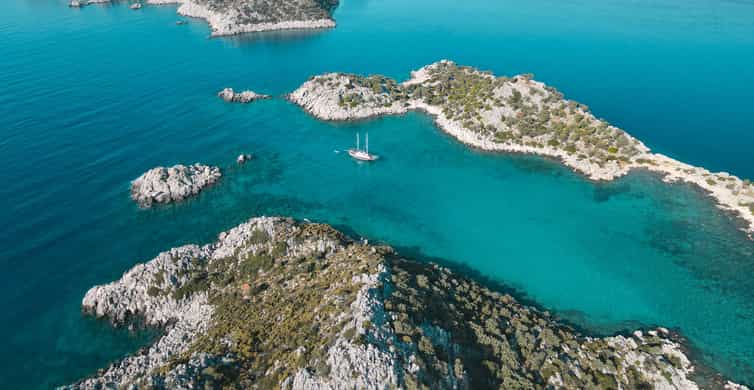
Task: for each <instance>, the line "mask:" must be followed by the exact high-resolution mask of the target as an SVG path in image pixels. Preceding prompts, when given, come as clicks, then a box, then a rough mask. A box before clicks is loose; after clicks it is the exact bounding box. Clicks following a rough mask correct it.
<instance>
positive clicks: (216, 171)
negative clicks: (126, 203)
mask: <svg viewBox="0 0 754 390" xmlns="http://www.w3.org/2000/svg"><path fill="white" fill-rule="evenodd" d="M221 176H222V173H220V168H218V167H210V166H207V165H202V164H194V165H180V164H179V165H174V166H172V167H169V168H165V167H157V168H152V169H150V170H148V171H147V172H145V173H144V174H143V175H141V176H139V177H138V178H137V179H136V180H134V181H133V182H131V199H133V200H135V201H136V202H137V203H139V205H141V206H142V207H150V206H152V204H153V203H170V202H174V201H180V200H183V199H186V198H188V197H190V196H193V195H196V194H198V193H199V192H201V190H202V189H203V188H204V187H207V186H208V185H211V184H214V183H215V182H216V181H217V180H219V179H220V177H221Z"/></svg>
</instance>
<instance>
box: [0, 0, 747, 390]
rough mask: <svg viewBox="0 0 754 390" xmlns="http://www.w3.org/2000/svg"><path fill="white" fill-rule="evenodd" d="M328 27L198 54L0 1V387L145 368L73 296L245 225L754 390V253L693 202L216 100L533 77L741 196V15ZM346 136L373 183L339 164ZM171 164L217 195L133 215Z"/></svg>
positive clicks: (521, 12)
mask: <svg viewBox="0 0 754 390" xmlns="http://www.w3.org/2000/svg"><path fill="white" fill-rule="evenodd" d="M335 16H336V19H337V21H338V27H337V28H336V29H333V30H327V31H319V32H286V33H263V34H257V35H250V36H243V37H235V38H222V39H208V38H207V37H208V33H209V29H208V27H207V26H206V25H205V24H204V23H203V22H202V21H191V22H190V23H189V24H188V25H184V26H177V25H175V21H176V20H178V19H179V17H178V16H176V14H175V7H170V6H166V7H145V8H144V9H142V10H140V11H132V10H129V9H128V8H127V7H126V5H124V4H123V5H115V6H91V7H87V8H84V9H81V10H76V9H69V8H68V7H66V2H65V1H64V0H3V1H0V183H2V185H0V199H2V207H0V226H1V227H2V228H1V229H2V230H0V266H1V267H2V272H0V331H1V333H2V335H3V337H2V338H1V339H0V388H3V389H43V388H50V387H52V386H54V385H61V384H66V383H70V382H73V381H75V380H77V379H79V378H81V377H83V376H86V375H90V374H93V373H94V372H95V371H96V369H98V368H102V367H105V366H106V365H107V364H108V362H111V361H113V360H115V359H118V358H119V357H122V356H123V355H124V354H127V353H130V352H133V351H135V350H136V349H138V348H139V347H140V346H143V345H145V343H147V342H149V340H150V339H151V338H153V337H154V334H150V333H149V332H135V333H134V332H129V331H126V330H114V329H112V328H111V327H110V326H109V325H108V324H107V323H105V322H102V321H96V320H93V319H91V318H88V317H84V316H82V315H81V313H80V301H81V298H82V297H83V295H84V293H85V292H86V290H87V289H88V288H89V287H91V286H92V285H94V284H100V283H106V282H109V281H111V280H113V279H116V278H118V277H119V276H120V275H121V274H122V273H123V272H124V271H126V270H127V269H128V268H130V267H131V266H133V265H134V264H136V263H138V262H142V261H147V260H149V259H151V258H152V257H154V256H155V255H156V254H157V253H159V252H160V251H163V250H167V249H169V248H170V247H173V246H177V245H181V244H186V243H206V242H210V241H211V240H213V238H214V237H215V236H216V235H217V233H218V232H220V231H222V230H225V229H228V228H231V227H233V226H234V225H236V224H238V223H240V222H243V221H244V220H246V219H248V218H249V217H252V216H259V215H288V216H293V217H296V218H309V219H311V220H316V221H321V222H327V223H330V224H334V225H336V226H337V227H340V228H343V229H345V230H347V231H348V232H351V233H352V234H354V235H359V236H364V237H367V238H370V239H371V240H376V241H384V242H387V243H390V244H391V245H393V246H395V247H397V248H399V250H400V251H401V252H402V253H404V254H406V255H410V256H414V257H421V258H433V259H435V260H437V261H441V262H444V263H446V264H449V265H452V266H455V267H457V268H459V269H466V270H467V271H469V272H472V273H475V274H479V275H483V276H484V277H485V278H487V279H489V280H492V281H495V282H500V283H504V284H506V285H508V286H510V287H512V288H514V289H516V290H517V291H518V294H519V296H521V297H524V298H526V299H529V300H531V301H534V302H536V303H537V304H539V305H541V306H542V307H544V308H547V309H549V310H552V311H554V312H556V313H558V314H559V315H560V316H562V317H564V318H566V319H568V320H569V321H572V322H573V323H575V324H577V325H579V326H582V327H583V328H584V329H585V330H587V331H588V332H590V333H594V334H609V333H613V332H618V331H626V330H629V329H633V328H635V327H641V326H652V325H663V326H667V327H672V328H676V329H678V330H679V331H680V332H682V333H683V334H684V335H685V336H686V337H688V338H689V340H690V341H691V342H692V343H693V345H694V347H695V350H696V351H697V352H696V353H697V356H698V357H700V358H702V359H704V361H705V362H706V363H707V364H710V365H712V366H713V367H714V368H715V369H718V370H720V371H721V372H723V373H724V374H726V375H728V376H729V377H732V378H733V379H735V380H738V381H742V382H744V383H748V384H750V385H751V384H754V241H751V240H748V239H747V238H746V237H745V235H744V234H743V233H742V232H740V231H739V230H738V227H739V226H740V225H739V223H740V222H739V221H736V220H735V219H732V218H731V217H730V216H728V215H726V214H724V213H722V212H720V211H718V210H717V209H716V208H715V207H714V206H713V204H712V203H711V202H710V201H709V199H707V198H706V197H705V196H704V194H702V193H700V192H699V191H697V190H696V189H694V188H691V187H689V186H687V185H682V184H678V185H666V184H663V183H662V182H661V181H660V180H659V179H658V178H657V177H655V176H653V175H651V174H648V173H641V172H639V173H633V174H631V175H629V176H628V177H626V178H623V179H620V180H617V181H615V182H613V183H609V184H593V183H590V182H588V181H586V180H584V179H583V178H582V177H580V176H579V175H576V174H574V173H571V172H570V171H569V170H567V169H565V168H563V167H561V166H560V165H559V164H558V163H556V162H553V161H549V160H545V159H541V158H536V157H526V156H505V155H493V154H487V153H481V152H478V151H473V150H469V149H468V148H466V147H464V146H462V145H460V144H458V143H457V142H455V141H454V140H453V139H451V138H449V137H448V136H446V135H444V134H442V133H441V132H439V131H438V130H437V129H436V128H435V127H434V126H433V123H432V121H431V119H430V118H428V117H426V116H425V115H423V114H418V113H414V114H409V115H406V116H404V117H391V118H384V119H379V120H372V121H365V122H356V123H349V124H330V123H323V122H319V121H317V120H314V119H312V118H310V117H308V116H307V115H306V114H305V113H303V112H301V111H300V110H299V109H298V108H296V107H295V106H292V105H291V104H289V103H287V102H286V101H284V100H282V99H273V100H267V101H260V102H256V103H254V104H251V105H230V104H225V103H223V102H222V101H220V100H219V99H218V98H217V97H216V96H215V93H216V92H217V91H218V90H220V89H222V88H224V87H234V88H236V89H245V88H250V89H253V90H255V91H258V92H263V93H270V94H274V95H280V94H283V93H285V92H289V91H291V90H293V89H295V88H296V87H297V86H298V85H299V84H300V83H301V82H303V81H304V80H306V79H307V78H308V77H309V76H310V75H312V74H316V73H320V72H326V71H348V72H358V73H381V74H385V75H388V76H392V77H397V78H399V79H405V78H406V77H408V72H409V71H410V70H412V69H416V68H418V67H420V66H422V65H424V64H427V63H430V62H434V61H436V60H438V59H442V58H448V59H453V60H455V61H457V62H459V63H463V64H468V65H473V66H477V67H480V68H482V69H489V70H492V71H494V72H496V73H498V74H508V75H512V74H516V73H528V72H531V73H534V74H535V75H536V77H537V79H539V80H542V81H544V82H547V83H549V84H551V85H553V86H555V87H557V88H559V89H561V90H562V91H564V92H565V93H566V95H567V96H568V97H569V98H573V99H575V100H578V101H581V102H583V103H586V104H588V105H589V106H590V107H591V109H592V111H593V112H594V113H595V114H596V115H598V116H600V117H603V118H606V119H608V120H609V121H611V122H612V123H614V124H616V125H618V126H621V127H623V128H624V129H626V130H627V131H629V132H630V133H632V134H633V135H635V136H637V137H638V138H640V139H642V140H643V141H644V142H645V143H646V144H647V145H649V146H650V147H652V148H654V149H655V150H657V151H660V152H663V153H666V154H669V155H671V156H673V157H675V158H678V159H681V160H683V161H686V162H689V163H693V164H697V165H702V166H705V167H708V168H710V169H714V170H725V171H729V172H732V173H735V174H737V175H739V176H742V177H749V178H754V110H753V109H752V102H754V70H753V69H754V68H753V67H752V64H754V1H752V0H735V1H734V0H715V1H712V0H683V1H681V0H651V1H650V0H565V1H564V0H526V1H523V0H515V1H514V0H495V1H493V0H466V1H463V2H458V1H451V0H431V1H430V0H414V1H405V0H343V1H342V4H341V6H340V7H339V8H338V10H337V12H336V14H335ZM367 131H368V132H369V135H370V141H371V145H370V147H371V150H373V151H375V152H376V153H378V154H380V155H381V156H383V158H382V159H381V160H380V161H379V162H377V163H375V164H371V165H367V164H358V163H355V162H354V161H352V160H350V159H348V158H347V156H346V155H344V154H343V153H335V152H334V151H335V150H342V149H344V148H347V147H349V146H350V145H351V144H352V142H353V139H354V135H355V133H356V132H361V133H362V134H363V133H364V132H367ZM240 153H254V154H256V155H257V159H256V160H254V161H253V162H251V163H249V164H247V165H245V166H242V167H239V166H236V165H235V163H234V159H235V157H236V156H237V155H238V154H240ZM192 162H203V163H209V164H216V165H219V166H221V167H222V168H223V169H224V173H225V175H224V177H223V179H222V180H221V182H220V183H219V184H218V185H216V186H214V187H212V188H210V189H208V190H206V191H204V192H203V193H202V194H201V195H200V196H198V197H197V198H195V199H192V200H189V201H186V202H183V203H181V204H177V205H173V206H163V207H157V208H154V209H151V210H140V209H139V208H137V207H136V205H135V204H134V203H133V202H132V201H131V200H130V199H129V194H128V187H129V182H130V180H132V179H134V178H136V177H137V176H139V175H140V174H141V173H143V172H144V171H146V170H147V169H149V168H151V167H154V166H158V165H173V164H176V163H192Z"/></svg>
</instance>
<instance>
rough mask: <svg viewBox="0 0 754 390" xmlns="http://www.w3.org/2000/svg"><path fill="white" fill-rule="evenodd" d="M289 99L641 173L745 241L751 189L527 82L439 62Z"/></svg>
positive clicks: (613, 173)
mask: <svg viewBox="0 0 754 390" xmlns="http://www.w3.org/2000/svg"><path fill="white" fill-rule="evenodd" d="M288 99H289V100H290V101H291V102H293V103H295V104H297V105H299V106H301V107H302V108H303V109H304V110H305V111H306V112H308V113H309V114H311V115H313V116H315V117H316V118H319V119H322V120H329V121H343V120H355V119H365V118H371V117H376V116H382V115H396V114H403V113H406V112H408V111H411V110H421V111H424V112H426V113H428V114H430V115H432V116H433V117H434V118H435V123H436V124H437V126H438V127H439V128H440V129H441V130H443V131H444V132H446V133H448V134H450V135H451V136H453V137H454V138H456V139H457V140H458V141H460V142H462V143H464V144H467V145H469V146H472V147H475V148H479V149H482V150H487V151H495V152H507V153H524V154H535V155H540V156H546V157H551V158H555V159H558V160H559V161H561V162H562V163H563V164H564V165H566V166H568V167H569V168H571V169H573V170H574V171H576V172H578V173H580V174H583V175H584V176H586V177H587V178H589V179H590V180H595V181H609V180H614V179H616V178H619V177H621V176H624V175H626V174H628V173H629V172H630V171H631V170H632V169H637V168H638V169H647V170H649V171H652V172H655V173H658V174H660V175H661V176H662V178H663V181H665V182H668V183H672V182H686V183H690V184H693V185H696V186H698V187H700V188H701V189H703V190H704V191H705V192H706V193H708V194H709V196H711V197H712V198H713V199H714V200H715V203H716V205H717V206H718V207H719V208H721V209H724V210H727V211H731V212H733V213H734V214H735V215H737V216H739V217H741V218H742V219H743V220H744V221H746V224H747V226H746V228H745V230H746V231H747V232H748V233H749V234H750V237H751V233H754V184H752V183H751V182H750V181H748V180H742V179H740V178H738V177H736V176H734V175H731V174H729V173H726V172H717V173H714V172H710V171H708V170H706V169H704V168H700V167H695V166H692V165H689V164H686V163H683V162H680V161H677V160H674V159H672V158H670V157H667V156H665V155H662V154H659V153H653V152H651V151H650V149H649V148H648V147H646V146H645V145H644V144H643V143H642V142H641V141H639V140H637V139H635V138H634V137H632V136H631V135H629V134H628V133H626V132H625V131H623V130H620V129H618V128H616V127H614V126H611V125H609V124H608V123H607V122H605V121H603V120H600V119H597V118H596V117H595V116H594V115H593V114H591V112H589V110H588V107H586V106H584V105H582V104H579V103H576V102H573V101H570V100H566V99H565V98H564V97H563V95H562V94H561V93H560V92H558V91H557V90H555V89H554V88H552V87H549V86H546V85H544V84H543V83H541V82H537V81H534V80H532V77H531V76H530V75H518V76H514V77H511V78H508V77H496V76H494V75H492V74H491V73H488V72H482V71H479V70H477V69H474V68H470V67H463V66H458V65H456V64H455V63H453V62H451V61H447V60H443V61H439V62H436V63H434V64H431V65H427V66H425V67H423V68H421V69H419V70H417V71H414V72H411V78H410V79H409V80H407V81H405V82H403V83H400V84H399V83H397V82H396V81H395V80H392V79H388V78H385V77H382V76H368V77H364V76H358V75H352V74H342V73H329V74H323V75H319V76H314V77H312V78H311V79H309V80H308V81H306V82H305V83H304V84H303V85H301V86H300V87H299V88H298V89H297V90H295V91H294V92H292V93H291V94H290V95H288Z"/></svg>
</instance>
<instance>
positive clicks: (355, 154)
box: [348, 149, 379, 161]
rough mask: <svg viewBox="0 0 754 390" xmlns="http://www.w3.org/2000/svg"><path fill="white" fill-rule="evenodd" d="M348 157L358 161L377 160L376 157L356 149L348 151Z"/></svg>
mask: <svg viewBox="0 0 754 390" xmlns="http://www.w3.org/2000/svg"><path fill="white" fill-rule="evenodd" d="M348 155H349V156H351V157H353V158H355V159H357V160H360V161H374V160H376V159H378V158H379V156H377V155H374V154H370V153H367V152H365V151H363V150H358V149H348Z"/></svg>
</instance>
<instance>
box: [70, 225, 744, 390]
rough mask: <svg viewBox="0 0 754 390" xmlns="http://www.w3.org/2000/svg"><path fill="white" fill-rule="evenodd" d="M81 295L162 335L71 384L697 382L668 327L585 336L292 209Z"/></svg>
mask: <svg viewBox="0 0 754 390" xmlns="http://www.w3.org/2000/svg"><path fill="white" fill-rule="evenodd" d="M82 307H83V310H84V311H85V312H86V313H89V314H91V315H94V316H97V317H102V318H107V319H109V320H110V321H111V322H112V323H113V324H115V325H119V326H120V325H126V324H129V323H131V322H132V321H135V320H140V321H141V322H143V323H146V324H148V325H150V326H157V327H161V328H163V329H164V335H163V336H162V337H161V338H160V339H159V340H158V341H156V342H155V343H154V344H153V345H152V346H150V347H148V348H145V349H143V350H141V351H139V352H138V353H136V354H134V355H131V356H128V357H126V358H124V359H123V360H121V361H119V362H116V363H114V364H112V365H111V366H110V367H108V368H107V369H105V370H101V371H100V372H99V373H97V374H96V375H95V376H93V377H90V378H87V379H84V380H82V381H80V382H77V383H75V384H73V385H70V386H66V387H64V388H66V389H97V388H116V387H117V388H120V387H127V388H171V389H172V388H185V389H188V388H219V387H223V386H224V388H273V387H274V388H277V387H279V388H282V389H333V388H364V389H385V388H439V389H463V388H501V387H502V388H542V387H550V388H642V387H645V388H656V389H673V388H684V389H696V388H698V384H697V382H696V381H695V378H694V375H696V374H695V368H694V365H693V363H692V362H691V361H689V359H688V358H687V356H686V354H685V353H684V352H683V346H682V345H681V344H679V343H678V342H677V341H674V340H673V339H672V337H671V336H670V334H669V333H668V331H667V330H665V329H662V328H658V329H656V330H649V331H636V332H634V333H633V334H630V335H618V336H612V337H602V338H600V337H589V336H585V335H582V334H580V333H579V332H577V331H576V330H574V329H572V328H571V327H569V326H567V325H565V324H562V323H560V322H559V321H558V320H557V319H556V318H553V317H552V316H551V315H550V314H549V313H547V312H543V311H540V310H538V309H536V308H532V307H528V306H525V305H522V304H520V303H519V302H517V301H516V300H515V299H514V298H513V297H511V296H510V295H507V294H503V293H499V292H496V291H491V290H489V289H487V288H486V287H483V286H481V285H479V284H478V283H476V282H475V281H473V280H470V279H468V278H466V277H464V276H461V275H458V274H455V273H454V272H452V271H450V270H448V269H446V268H443V267H440V266H438V265H435V264H431V263H419V262H415V261H412V260H408V259H405V258H402V257H401V256H400V255H399V254H397V253H396V252H395V251H393V250H392V249H391V248H390V247H386V246H373V245H368V244H366V243H365V242H361V241H354V240H352V239H350V238H348V237H346V236H344V235H343V234H341V233H340V232H338V231H336V230H334V229H333V228H331V227H329V226H327V225H321V224H314V223H299V222H296V221H293V220H292V219H289V218H279V217H276V218H268V217H261V218H253V219H251V220H249V221H248V222H246V223H244V224H241V225H239V226H237V227H235V228H233V229H231V230H229V231H227V232H223V233H221V234H220V235H219V236H218V240H217V241H216V242H213V243H210V244H207V245H204V246H197V245H186V246H182V247H179V248H174V249H171V250H169V251H167V252H164V253H161V254H160V255H158V256H157V257H156V258H154V259H153V260H151V261H149V262H147V263H144V264H139V265H136V266H135V267H133V268H132V269H131V270H129V271H127V272H126V273H125V274H124V275H123V276H122V277H121V278H120V279H119V280H117V281H114V282H112V283H109V284H106V285H101V286H95V287H93V288H92V289H90V290H89V291H88V292H87V293H86V296H85V297H84V299H83V301H82ZM713 383H716V384H717V385H716V386H719V387H720V388H722V387H726V388H736V387H735V386H738V385H735V384H733V383H730V382H725V381H723V380H720V379H719V378H718V379H716V380H715V381H714V382H713ZM737 388H745V387H737Z"/></svg>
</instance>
